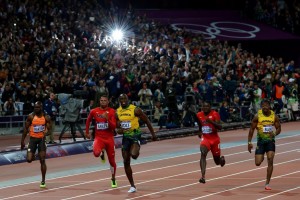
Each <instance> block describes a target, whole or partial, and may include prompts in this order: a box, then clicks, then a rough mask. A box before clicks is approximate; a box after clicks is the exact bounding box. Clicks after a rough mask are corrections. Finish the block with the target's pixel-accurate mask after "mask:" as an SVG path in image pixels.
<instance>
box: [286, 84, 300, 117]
mask: <svg viewBox="0 0 300 200" xmlns="http://www.w3.org/2000/svg"><path fill="white" fill-rule="evenodd" d="M289 82H290V86H289V98H288V106H287V108H288V109H289V110H290V111H291V116H290V119H291V120H293V121H295V120H297V118H298V117H299V99H298V85H297V83H296V82H295V79H293V78H290V79H289Z"/></svg>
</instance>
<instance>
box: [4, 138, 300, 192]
mask: <svg viewBox="0 0 300 200" xmlns="http://www.w3.org/2000/svg"><path fill="white" fill-rule="evenodd" d="M297 136H299V135H292V136H286V137H281V138H278V139H277V140H281V139H286V138H290V137H297ZM298 142H300V141H293V142H287V143H282V144H277V146H284V145H287V144H293V143H298ZM240 146H244V144H240V145H235V146H231V147H226V148H223V149H222V150H225V149H231V148H235V147H240ZM240 153H244V151H243V152H240ZM194 154H199V152H196V153H189V154H183V155H179V156H172V157H167V158H159V159H156V160H150V161H144V162H140V163H134V164H132V166H135V165H141V164H146V163H150V162H151V163H152V162H157V161H161V160H168V159H173V158H179V157H183V156H191V155H194ZM229 155H234V154H229ZM226 156H228V155H226ZM195 162H197V161H195ZM119 168H121V166H119V167H118V168H117V169H119ZM122 168H123V167H122ZM159 169H160V168H159ZM104 170H107V169H102V170H94V171H88V172H82V173H76V174H72V175H64V176H57V177H54V178H49V179H47V181H50V180H55V179H60V178H68V177H73V176H77V175H79V176H80V175H84V174H89V173H97V172H100V171H104ZM108 179H110V178H105V179H100V180H108ZM95 181H98V180H95ZM95 181H92V182H95ZM33 183H39V181H30V182H26V183H21V184H14V185H9V186H4V187H1V188H0V190H2V189H6V188H11V187H17V186H20V185H27V184H33Z"/></svg>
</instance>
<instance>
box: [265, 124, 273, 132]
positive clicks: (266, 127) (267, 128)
mask: <svg viewBox="0 0 300 200" xmlns="http://www.w3.org/2000/svg"><path fill="white" fill-rule="evenodd" d="M272 131H273V127H272V126H270V125H269V126H263V132H264V133H269V132H272Z"/></svg>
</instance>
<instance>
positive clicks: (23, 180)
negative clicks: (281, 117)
mask: <svg viewBox="0 0 300 200" xmlns="http://www.w3.org/2000/svg"><path fill="white" fill-rule="evenodd" d="M297 136H300V135H299V134H298V135H292V136H285V137H281V138H278V139H286V138H290V137H297ZM298 142H300V141H293V142H288V143H282V144H277V145H276V146H284V145H286V144H293V143H298ZM239 143H240V142H239ZM253 143H255V142H253ZM225 144H226V143H225ZM227 144H228V143H227ZM244 145H245V144H244V143H243V144H236V145H233V146H227V147H223V148H222V150H225V149H231V148H235V147H240V146H244ZM167 154H169V155H170V153H167ZM195 154H199V150H198V149H197V152H194V153H193V152H192V153H190V152H189V153H187V154H181V155H175V156H167V155H166V154H162V155H163V156H165V157H163V158H158V159H157V157H154V159H151V158H152V157H153V156H152V157H146V158H140V159H139V160H138V162H136V163H133V164H132V166H135V165H140V164H146V163H152V162H156V161H161V160H168V159H173V158H178V157H183V156H191V155H195ZM229 155H233V154H229ZM226 156H228V155H226ZM195 162H196V161H195ZM117 166H118V167H117V169H119V168H122V169H123V163H121V162H120V163H118V164H117ZM94 168H95V170H91V168H90V167H89V168H80V169H77V170H68V171H62V172H59V173H52V174H54V175H52V174H47V177H49V178H47V181H48V180H55V179H60V178H67V177H73V176H77V175H79V176H80V175H84V174H89V173H98V172H100V171H106V170H107V169H106V168H103V169H101V170H99V165H97V166H95V167H94ZM97 168H98V169H97ZM89 170H91V171H89ZM78 171H84V172H78ZM55 174H59V175H55ZM60 174H72V175H60ZM51 176H54V177H52V178H51ZM32 179H37V180H34V181H32ZM39 179H40V176H35V177H25V178H21V179H16V180H14V182H20V183H17V184H11V185H8V184H9V183H11V182H12V181H3V182H2V183H0V190H1V189H6V188H10V187H17V186H20V185H25V184H34V183H39V182H40V181H39ZM108 179H109V178H106V179H105V180H108ZM1 185H4V186H2V187H1Z"/></svg>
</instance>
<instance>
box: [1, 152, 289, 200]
mask: <svg viewBox="0 0 300 200" xmlns="http://www.w3.org/2000/svg"><path fill="white" fill-rule="evenodd" d="M292 151H293V150H292ZM290 152H291V151H287V152H286V153H290ZM241 153H247V151H242V152H236V153H233V154H228V155H227V157H229V156H234V155H237V154H241ZM211 159H212V158H209V159H208V160H211ZM249 160H253V158H251V159H248V160H245V161H249ZM245 161H241V162H245ZM195 162H199V160H196V161H191V162H185V163H181V164H176V165H169V166H164V167H159V168H153V169H149V170H144V171H139V172H135V174H142V173H147V172H151V171H156V170H161V169H166V168H170V167H178V166H182V165H186V164H192V163H195ZM237 163H239V162H237ZM216 167H219V166H214V167H210V168H207V170H208V169H213V168H216ZM197 171H199V170H197ZM194 172H196V171H194ZM191 173H192V172H191ZM184 174H186V173H184ZM184 174H183V175H184ZM179 175H180V174H179ZM179 175H176V176H179ZM125 176H126V175H119V176H117V177H116V178H120V177H125ZM109 179H110V178H103V179H98V180H92V181H85V182H81V183H77V184H72V185H66V186H61V187H56V188H51V189H47V190H43V191H38V192H33V193H26V194H22V195H17V196H13V197H7V198H6V199H11V198H17V197H22V196H28V195H31V194H37V193H43V192H46V191H47V192H48V191H53V190H58V189H64V188H69V187H74V186H78V185H84V184H88V183H94V182H99V181H104V180H109ZM162 179H163V178H162ZM147 182H151V181H144V182H141V183H147ZM141 183H139V184H141ZM129 186H130V185H125V186H122V187H118V188H124V187H129ZM111 190H113V189H108V190H102V191H98V192H96V193H99V192H106V191H111Z"/></svg>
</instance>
